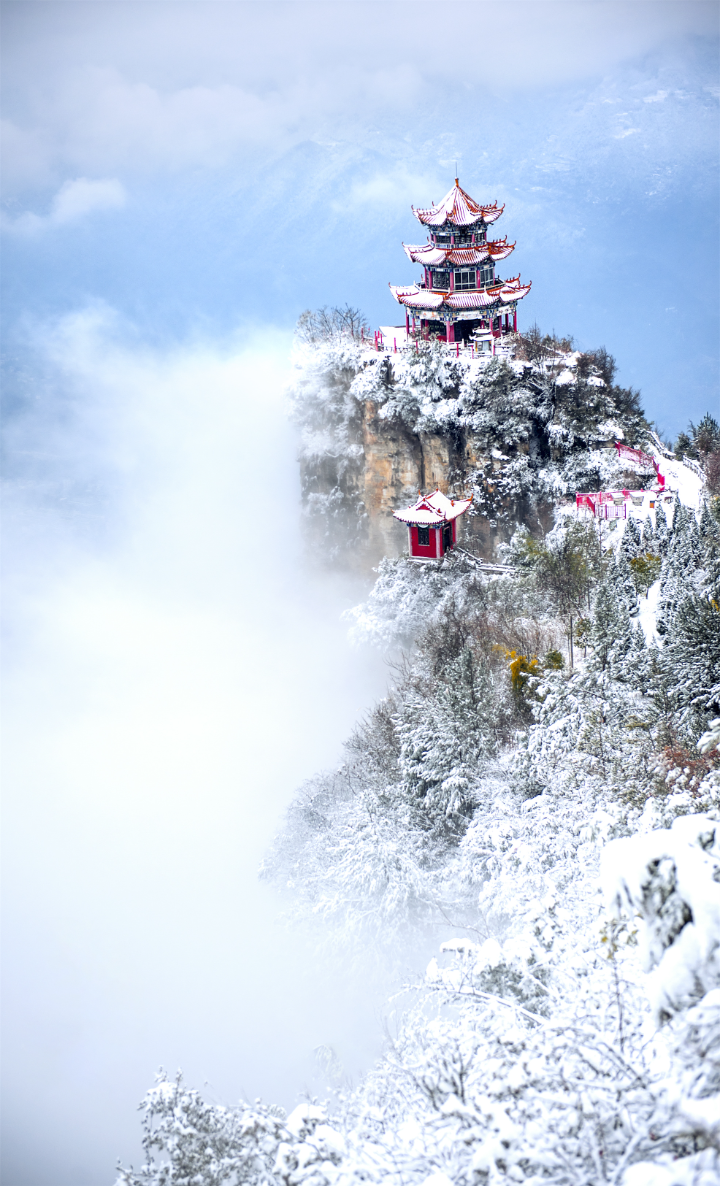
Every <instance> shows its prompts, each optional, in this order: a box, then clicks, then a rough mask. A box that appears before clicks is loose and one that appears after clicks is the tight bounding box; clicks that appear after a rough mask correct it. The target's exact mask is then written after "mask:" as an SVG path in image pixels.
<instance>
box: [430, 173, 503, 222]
mask: <svg viewBox="0 0 720 1186" xmlns="http://www.w3.org/2000/svg"><path fill="white" fill-rule="evenodd" d="M504 209H505V207H504V206H498V204H497V202H492V203H487V205H485V206H481V205H479V204H478V203H477V202H476V201H475V199H474V198H471V197H470V194H467V193H465V190H464V189H462V187H461V185H460V183H459V181H458V179H457V177H456V178H455V184H454V186H453V187H452V189H451V190H449V191H448V193H446V194H445V197H444V198H443V199H442V201H441V202H438V204H437V206H435V205H433V206H430V207H428V209H426V210H416V209H415V207H414V206H413V207H412V212H413V214H414V215H415V217H416V218H417V219H418V221H419V222H422V223H423V224H424V225H425V226H443V225H444V224H445V223H446V222H451V223H452V224H453V225H454V226H472V224H473V223H475V222H485V223H491V222H495V220H496V219H497V218H499V217H500V215H501V214H502V212H503V210H504Z"/></svg>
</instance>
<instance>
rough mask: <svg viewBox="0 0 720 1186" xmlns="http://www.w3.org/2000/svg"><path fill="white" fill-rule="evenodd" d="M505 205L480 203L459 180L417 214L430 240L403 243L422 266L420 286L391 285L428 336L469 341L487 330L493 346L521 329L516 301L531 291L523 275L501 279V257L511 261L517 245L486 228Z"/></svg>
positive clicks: (408, 319)
mask: <svg viewBox="0 0 720 1186" xmlns="http://www.w3.org/2000/svg"><path fill="white" fill-rule="evenodd" d="M504 209H505V207H504V206H498V204H497V202H494V203H493V204H492V205H484V206H481V205H479V204H478V203H477V202H476V201H475V200H474V199H473V198H471V197H470V195H469V194H466V193H465V190H464V189H462V188H461V187H460V182H459V181H458V179H457V177H456V178H455V185H454V186H453V188H452V189H451V190H450V192H449V193H447V194H446V195H445V197H444V198H443V200H442V202H439V203H438V204H437V206H435V205H432V206H430V207H429V208H428V209H427V210H416V209H415V207H414V206H413V207H412V212H413V214H414V215H415V217H416V218H417V220H418V221H419V222H421V223H422V224H423V226H426V227H428V228H429V231H430V237H429V239H428V241H427V243H425V244H422V245H421V246H418V247H413V246H408V245H407V244H405V243H403V247H404V248H405V253H406V255H407V256H408V259H410V260H411V261H412V263H416V264H421V265H422V268H423V276H422V279H421V280H420V282H419V283H418V284H409V285H393V284H391V285H390V291H391V292H392V294H393V296H394V297H395V300H396V301H398V302H399V303H400V304H401V305H404V306H405V326H406V329H407V331H408V333H409V332H410V327H411V321H412V329H413V331H415V332H417V331H419V332H420V333H421V334H422V335H423V336H424V337H426V336H428V335H429V334H431V333H433V334H439V335H440V337H441V339H443V340H444V341H446V342H459V341H465V340H467V339H468V338H469V337H470V336H471V335H472V334H475V333H477V331H485V334H484V335H483V337H487V340H488V346H490V347H492V345H493V343H494V340H495V339H496V338H499V337H501V335H502V334H504V333H516V332H517V303H518V301H520V300H522V298H523V297H524V296H527V294H528V293H529V291H530V284H521V283H520V276H519V275H518V276H516V277H515V278H514V279H513V280H500V279H499V278H498V277H497V276H496V275H495V264H496V262H497V261H499V260H502V259H506V258H507V256H509V255H510V254H511V253H512V252H513V251H514V250H515V244H514V243H508V241H507V237H506V238H505V239H495V240H488V238H487V228H488V226H490V224H491V223H493V222H495V221H496V220H497V219H498V218H499V217H500V215H501V214H502V212H503V210H504Z"/></svg>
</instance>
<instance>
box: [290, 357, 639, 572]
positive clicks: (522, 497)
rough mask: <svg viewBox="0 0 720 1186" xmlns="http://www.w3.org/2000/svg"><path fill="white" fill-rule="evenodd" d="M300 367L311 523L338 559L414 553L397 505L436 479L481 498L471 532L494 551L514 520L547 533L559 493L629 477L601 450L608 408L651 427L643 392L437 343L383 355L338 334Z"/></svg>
mask: <svg viewBox="0 0 720 1186" xmlns="http://www.w3.org/2000/svg"><path fill="white" fill-rule="evenodd" d="M300 371H301V374H300V376H299V378H298V382H297V384H296V386H295V392H294V394H295V404H296V415H297V420H298V422H299V424H300V427H301V430H302V446H301V454H300V465H301V480H302V492H303V503H304V507H305V511H306V522H307V525H308V530H309V531H310V532H311V534H312V535H313V536H314V537H315V539H316V541H317V542H318V543H321V545H322V550H323V552H324V553H325V554H326V555H327V556H328V557H329V558H331V559H334V560H338V559H340V558H342V559H344V560H345V561H346V562H348V563H350V564H353V565H357V566H360V567H363V568H365V567H371V566H372V565H374V564H376V563H377V562H378V560H379V559H380V558H381V557H382V556H385V555H397V554H399V553H401V552H402V551H403V550H404V548H405V547H406V544H407V533H406V528H405V527H404V526H403V525H402V524H400V523H398V521H397V520H395V519H393V511H394V510H397V509H398V508H399V507H401V506H405V505H407V504H408V503H409V502H413V501H414V500H415V499H416V498H417V495H418V491H423V492H428V491H429V490H433V489H435V488H436V487H439V489H440V490H442V491H443V493H445V494H449V495H450V496H451V497H452V496H457V497H460V496H467V495H468V494H470V493H472V494H473V498H474V502H473V507H472V509H471V511H470V512H469V513H468V514H467V515H466V516H465V517H464V522H463V525H462V537H463V538H464V540H465V543H466V545H467V546H468V547H470V549H471V550H472V551H474V552H475V553H476V554H478V555H482V556H485V557H487V558H488V559H490V558H492V557H494V555H495V554H496V549H497V545H498V543H500V542H503V541H508V540H509V539H510V537H511V536H512V534H513V532H514V531H515V529H516V527H517V525H518V524H525V525H526V526H528V527H529V528H530V530H532V531H538V530H547V529H548V528H549V527H551V526H552V521H553V510H554V507H555V505H556V504H557V502H558V501H559V500H560V499H562V498H564V497H568V495H570V496H572V495H574V492H575V489H598V488H599V487H600V484H601V482H603V481H605V480H609V479H610V477H611V476H612V477H614V478H615V479H616V480H619V478H620V476H621V475H620V473H619V471H618V466H617V458H616V456H615V451H614V450H612V451H611V452H608V450H607V449H606V448H603V446H604V445H605V444H606V441H605V439H604V438H605V437H606V436H607V432H608V429H607V423H608V419H609V417H613V418H614V419H613V428H614V430H615V431H616V432H617V433H618V434H619V435H621V436H624V437H625V439H628V435H635V433H636V430H637V427H638V425H640V426H642V424H644V423H645V422H644V418H643V417H642V413H641V412H640V410H639V406H638V404H637V397H636V396H635V395H634V394H633V393H628V392H624V391H622V390H621V389H612V390H610V389H609V388H608V390H605V391H601V390H599V388H598V385H597V384H596V385H591V386H590V387H589V388H586V387H583V385H582V383H580V382H578V383H576V384H575V385H574V386H573V389H572V391H571V392H568V385H567V384H565V385H563V386H561V387H560V388H557V389H556V386H555V384H554V383H553V381H552V379H548V377H547V376H546V375H543V374H542V373H539V372H533V371H532V369H531V368H528V367H523V366H522V365H521V366H519V367H518V366H516V367H515V368H514V369H513V368H512V367H510V366H508V365H507V364H505V363H502V364H500V363H498V364H492V365H491V366H489V367H486V368H484V369H483V370H479V369H478V368H475V369H474V370H473V369H471V368H470V367H468V366H467V365H463V364H462V360H461V362H457V361H456V360H455V359H454V358H452V357H449V356H448V355H447V353H445V354H443V353H441V352H439V351H437V350H435V352H433V351H432V350H428V351H427V352H426V354H425V356H424V357H421V358H416V357H410V358H402V359H401V358H400V356H396V357H394V358H392V359H390V358H387V357H386V358H385V359H383V358H382V356H380V357H378V356H377V355H374V354H371V353H370V352H368V351H365V352H362V351H359V350H357V349H355V350H353V349H352V348H350V347H346V346H342V345H339V344H337V343H336V344H334V345H331V346H325V347H318V348H316V350H315V351H314V352H310V353H309V354H307V353H306V356H305V359H304V362H303V365H302V367H301V368H300ZM588 393H589V394H588ZM628 397H629V398H628ZM583 421H584V423H583ZM611 471H612V472H611ZM633 477H634V480H635V481H636V482H637V475H633Z"/></svg>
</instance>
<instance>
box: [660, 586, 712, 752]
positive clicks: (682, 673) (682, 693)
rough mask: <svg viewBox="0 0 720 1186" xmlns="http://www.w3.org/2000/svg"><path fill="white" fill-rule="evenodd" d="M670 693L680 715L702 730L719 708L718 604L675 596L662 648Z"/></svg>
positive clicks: (691, 596)
mask: <svg viewBox="0 0 720 1186" xmlns="http://www.w3.org/2000/svg"><path fill="white" fill-rule="evenodd" d="M662 659H663V666H664V668H665V672H666V674H667V678H668V683H669V691H670V696H671V697H672V699H673V702H674V704H675V705H676V707H677V709H678V710H679V712H680V719H681V722H682V723H683V724H685V725H686V726H688V727H689V728H690V729H691V731H692V732H693V733H698V732H702V731H703V729H704V728H705V727H706V725H707V722H708V721H709V720H710V718H711V717H713V716H716V715H717V714H718V712H720V607H718V605H717V603H716V602H713V601H710V600H707V599H705V598H702V597H698V596H696V595H695V594H692V593H691V594H690V595H688V594H687V590H685V595H684V596H683V597H680V598H679V599H678V604H677V608H676V612H675V613H674V615H673V616H672V618H671V620H670V622H669V624H668V629H667V632H666V639H665V645H664V647H663V651H662Z"/></svg>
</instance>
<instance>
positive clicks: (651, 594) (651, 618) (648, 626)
mask: <svg viewBox="0 0 720 1186" xmlns="http://www.w3.org/2000/svg"><path fill="white" fill-rule="evenodd" d="M659 601H660V581H659V579H658V580H657V581H655V583H654V584H652V585H651V586H650V588H649V589H648V591H647V597H640V598H639V599H638V605H639V606H640V612H639V614H638V619H637V620H638V622H639V623H640V625H641V626H642V631H643V634H644V635H645V642H646V643H647V645H648V646H651V645H652V644H654V645H655V646H659V644H660V637H659V635H658V632H657V629H656V627H655V622H656V619H657V611H658V603H659Z"/></svg>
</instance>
